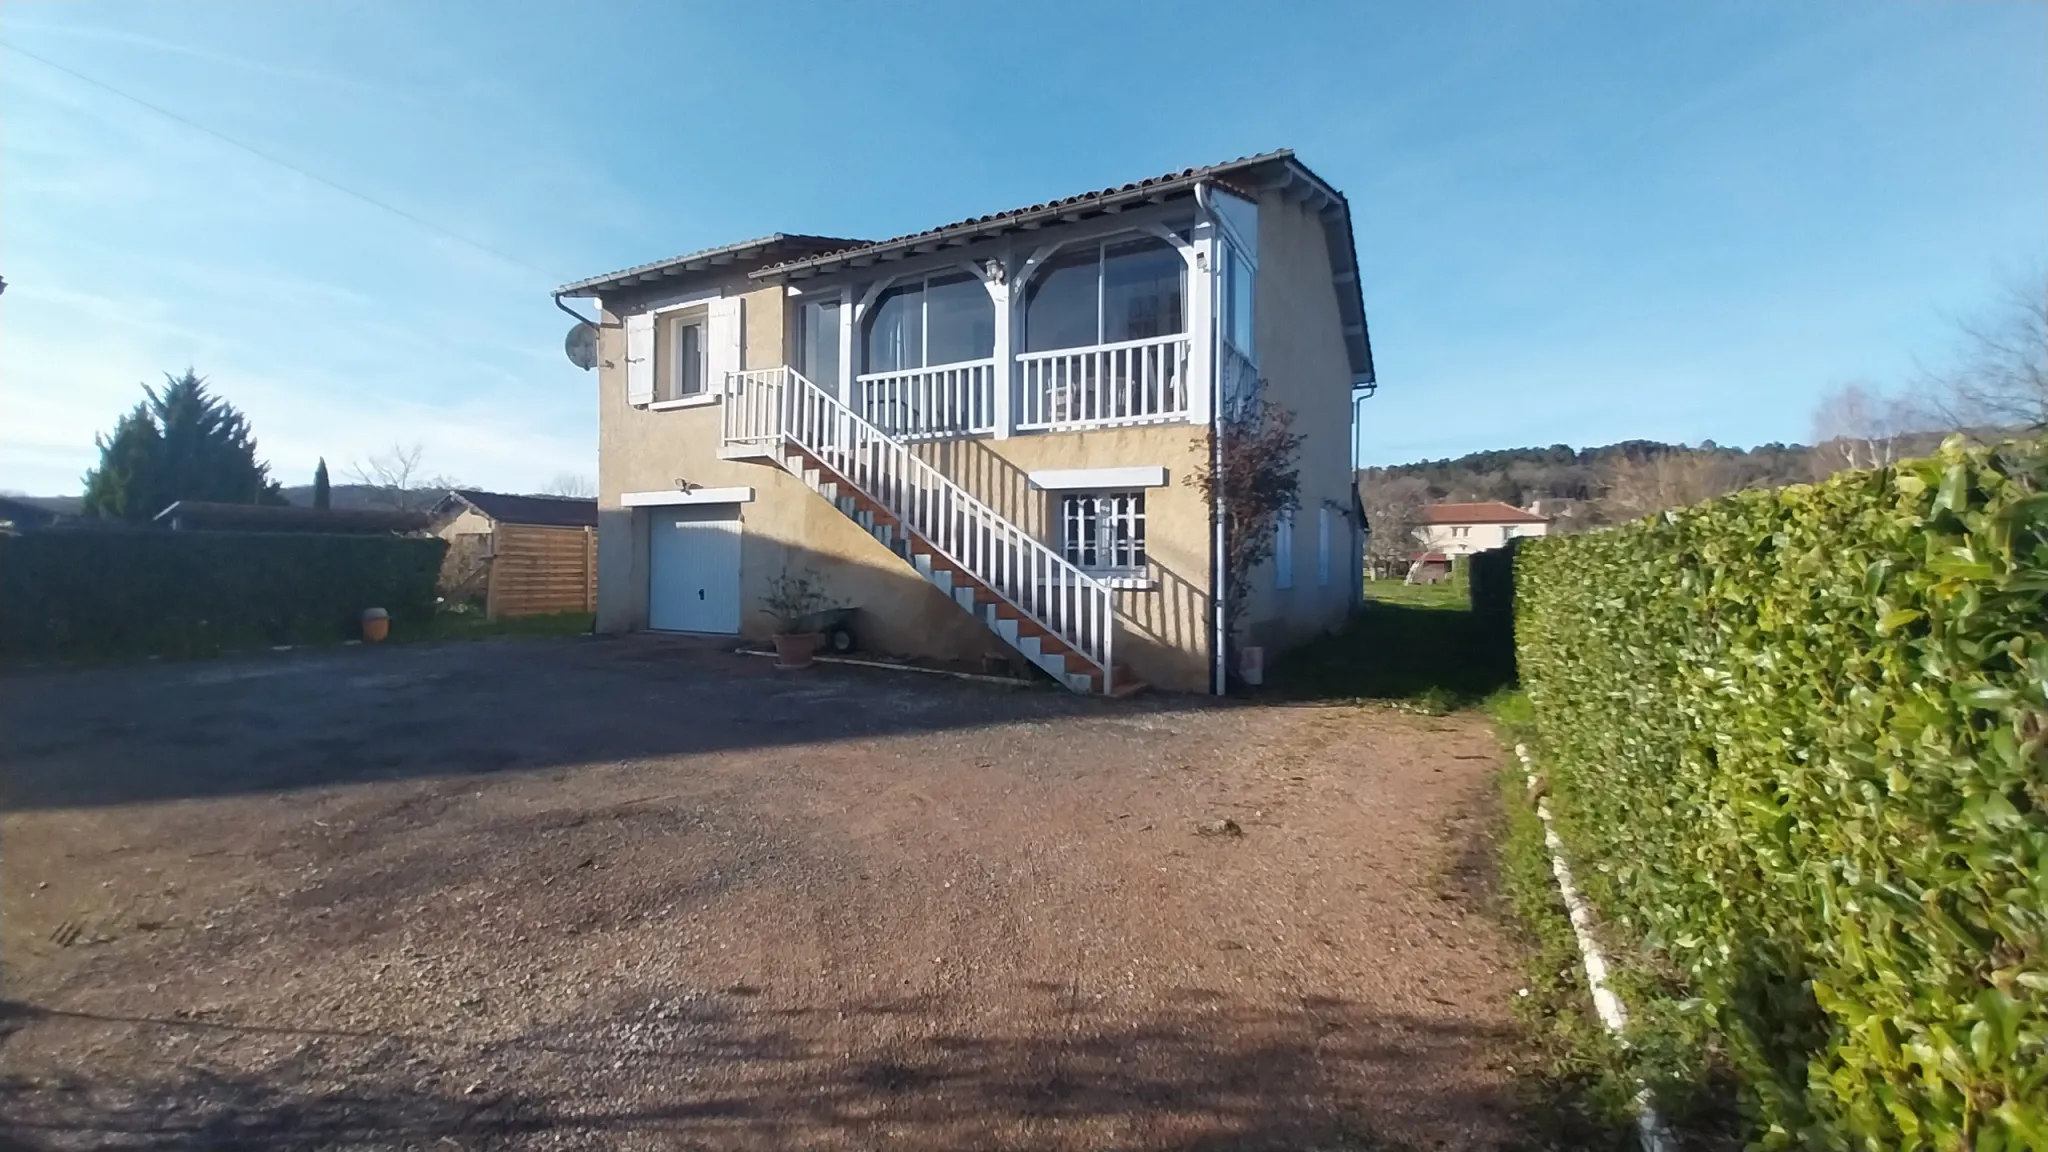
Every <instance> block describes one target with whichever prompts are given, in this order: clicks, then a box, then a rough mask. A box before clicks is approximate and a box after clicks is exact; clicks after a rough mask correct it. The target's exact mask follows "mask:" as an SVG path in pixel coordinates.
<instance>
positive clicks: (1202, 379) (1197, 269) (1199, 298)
mask: <svg viewBox="0 0 2048 1152" xmlns="http://www.w3.org/2000/svg"><path fill="white" fill-rule="evenodd" d="M1191 241H1192V242H1191V243H1190V244H1189V245H1188V246H1187V247H1186V248H1184V249H1182V250H1181V255H1182V256H1184V257H1186V258H1187V262H1188V422H1189V423H1191V424H1207V423H1208V422H1209V414H1210V413H1211V412H1213V411H1215V406H1216V277H1217V274H1218V272H1219V271H1220V269H1218V268H1217V260H1216V255H1217V247H1218V245H1217V235H1216V221H1215V220H1214V219H1213V218H1211V216H1210V215H1209V213H1208V212H1207V211H1204V212H1203V213H1202V214H1201V216H1200V217H1199V218H1197V219H1196V221H1195V230H1194V234H1193V236H1192V238H1191Z"/></svg>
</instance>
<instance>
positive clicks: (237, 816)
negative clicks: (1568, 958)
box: [0, 638, 1517, 1152]
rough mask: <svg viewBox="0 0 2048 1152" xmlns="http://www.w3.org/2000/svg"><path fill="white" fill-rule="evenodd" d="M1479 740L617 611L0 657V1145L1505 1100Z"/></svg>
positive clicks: (940, 1139)
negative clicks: (1092, 696) (661, 628)
mask: <svg viewBox="0 0 2048 1152" xmlns="http://www.w3.org/2000/svg"><path fill="white" fill-rule="evenodd" d="M1496 754H1497V749H1496V748H1495V746H1494V744H1493V742H1492V739H1491V737H1490V736H1489V735H1488V733H1487V732H1486V731H1485V729H1484V728H1483V726H1482V725H1481V724H1479V723H1478V722H1476V721H1471V720H1466V719H1459V718H1451V719H1428V718H1424V717H1417V716H1409V715H1403V714H1399V713H1393V712H1388V711H1384V710H1370V709H1358V708H1350V707H1307V706H1297V707H1284V706H1259V705H1219V704H1216V703H1214V702H1211V701H1207V700H1202V699H1191V698H1176V697H1171V696H1165V695H1155V696H1151V697H1147V698H1140V699H1138V700H1135V701H1129V702H1103V701H1098V700H1089V699H1081V698H1076V697H1072V696H1068V695H1066V694H1063V693H1057V692H1054V691H1050V690H1037V689H1018V688H1004V687H997V686H991V685H984V684H976V683H963V682H959V681H954V680H949V679H943V678H938V677H926V676H915V675H910V674H906V673H888V672H878V671H867V670H861V669H852V668H843V667H832V668H826V667H820V668H818V669H814V670H812V671H810V672H806V673H798V674H791V673H778V672H776V671H774V670H772V669H771V668H770V666H769V662H768V661H766V660H761V659H756V658H753V657H748V656H741V655H734V654H729V653H724V652H719V651H713V650H708V649H704V648H702V647H698V646H691V645H689V644H686V643H681V642H674V641H661V640H657V639H653V638H637V639H629V640H614V641H596V640H580V641H529V642H523V643H511V642H498V643H473V644H452V645H440V646H417V647H400V648H386V649H345V650H339V651H326V652H316V653H288V654H282V655H264V656H260V657H247V658H236V659H227V660H216V661H207V662H197V663H182V664H151V665H144V666H134V667H126V668H110V669H99V670H89V671H80V672H62V673H36V674H16V675H12V676H8V677H4V678H0V769H4V777H0V802H4V805H5V815H4V817H0V834H4V837H5V843H4V850H5V857H4V872H0V901H4V921H0V947H4V962H5V980H6V987H5V996H6V1000H5V1001H4V1002H0V1117H4V1119H0V1130H4V1132H5V1133H6V1134H5V1135H0V1148H5V1147H15V1148H54V1147H62V1148H87V1147H94V1148H97V1147H107V1146H117V1147H143V1146H147V1147H170V1148H224V1147H257V1146H260V1147H286V1148H329V1147H346V1148H466V1147H475V1148H586V1147H588V1148H597V1147H603V1148H716V1149H756V1148H761V1149H766V1148H797V1147H801V1148H820V1149H856V1148H878V1149H879V1148H887V1149H925V1148H930V1149H941V1148H945V1149H967V1148H975V1149H1025V1148H1031V1149H1041V1148H1073V1149H1111V1148H1115V1149H1140V1148H1144V1149H1168V1148H1172V1149H1186V1150H1191V1152H1192V1150H1202V1149H1219V1150H1220V1149H1236V1148H1285V1149H1306V1148H1321V1149H1403V1148H1417V1149H1437V1148H1498V1147H1511V1146H1515V1145H1514V1140H1513V1134H1514V1133H1515V1131H1516V1129H1517V1124H1516V1122H1515V1114H1514V1110H1513V1103H1512V1091H1511V1085H1510V1081H1511V1080H1512V1072H1511V1071H1510V1070H1509V1069H1508V1068H1506V1067H1505V1064H1506V1060H1507V1059H1508V1057H1507V1056H1506V1055H1504V1053H1505V1052H1506V1051H1507V1047H1508V1046H1507V1043H1506V1037H1507V1035H1508V1032H1509V1025H1508V1020H1509V1004H1510V1002H1511V1000H1512V997H1513V992H1514V986H1515V977H1514V976H1513V974H1512V968H1513V965H1512V963H1511V962H1510V960H1509V958H1508V957H1507V956H1506V954H1505V945H1504V944H1503V942H1502V940H1501V938H1500V933H1499V931H1498V930H1497V928H1496V926H1495V923H1494V921H1493V919H1492V918H1491V917H1490V916H1489V915H1488V914H1487V913H1486V912H1485V911H1484V910H1483V908H1481V907H1480V902H1479V901H1478V900H1476V899H1474V898H1473V897H1472V896H1471V895H1470V894H1469V893H1467V892H1466V891H1464V882H1463V881H1461V880H1460V879H1459V878H1460V876H1462V875H1464V874H1465V872H1467V871H1469V869H1468V868H1465V867H1461V861H1464V862H1466V863H1469V858H1471V857H1473V856H1474V854H1476V853H1478V852H1483V851H1484V848H1483V846H1481V845H1479V841H1480V840H1481V839H1482V838H1483V836H1482V831H1483V827H1484V825H1485V822H1486V816H1485V811H1486V807H1487V805H1486V797H1487V796H1488V795H1489V788H1490V779H1491V774H1492V773H1493V771H1494V770H1495V767H1496V764H1497V756H1496ZM1225 820H1228V821H1232V822H1234V823H1233V824H1232V825H1229V826H1227V827H1226V826H1223V825H1222V824H1221V822H1222V821H1225ZM1233 828H1234V829H1235V830H1236V834H1232V832H1231V829H1233Z"/></svg>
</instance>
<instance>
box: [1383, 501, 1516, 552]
mask: <svg viewBox="0 0 2048 1152" xmlns="http://www.w3.org/2000/svg"><path fill="white" fill-rule="evenodd" d="M1419 519H1420V521H1421V526H1420V527H1418V528H1417V529H1416V530H1415V541H1416V544H1417V548H1418V550H1419V551H1422V552H1442V553H1447V554H1449V555H1452V556H1467V555H1470V554H1472V553H1474V552H1485V551H1487V550H1488V549H1491V548H1498V547H1500V546H1501V545H1503V544H1506V543H1507V542H1508V541H1510V540H1512V539H1514V538H1515V537H1517V536H1543V535H1547V534H1548V533H1549V532H1550V521H1549V520H1548V519H1546V518H1545V517H1542V516H1539V515H1537V514H1536V513H1534V512H1524V511H1523V510H1521V509H1520V508H1517V507H1515V506H1514V505H1513V504H1505V503H1502V502H1501V501H1499V500H1482V501H1479V502H1477V503H1473V504H1430V505H1426V506H1425V507H1424V508H1423V509H1422V515H1421V517H1420V518H1419Z"/></svg>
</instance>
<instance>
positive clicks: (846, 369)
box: [812, 285, 860, 412]
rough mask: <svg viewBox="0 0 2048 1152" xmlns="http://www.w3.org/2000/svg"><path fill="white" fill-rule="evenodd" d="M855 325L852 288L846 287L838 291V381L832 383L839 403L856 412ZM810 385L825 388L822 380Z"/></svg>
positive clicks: (857, 407)
mask: <svg viewBox="0 0 2048 1152" xmlns="http://www.w3.org/2000/svg"><path fill="white" fill-rule="evenodd" d="M855 323H856V321H855V320H854V318H853V286H852V285H848V286H846V287H844V288H841V289H840V290H839V379H837V380H835V381H833V382H832V383H833V384H834V385H836V386H837V387H838V389H839V402H840V403H841V404H844V405H846V406H847V407H848V408H852V409H853V410H854V411H856V412H858V411H859V410H860V408H859V406H858V405H856V404H855V403H854V402H853V326H854V324H855ZM812 383H814V384H816V385H818V386H819V387H821V388H822V387H824V386H825V382H824V381H823V380H814V381H812Z"/></svg>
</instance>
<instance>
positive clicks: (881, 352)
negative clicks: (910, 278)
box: [864, 283, 924, 372]
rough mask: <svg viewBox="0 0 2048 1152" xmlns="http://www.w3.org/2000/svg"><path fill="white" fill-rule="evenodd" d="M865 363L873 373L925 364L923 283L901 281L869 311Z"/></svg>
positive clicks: (884, 294) (896, 370)
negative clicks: (902, 282) (901, 282)
mask: <svg viewBox="0 0 2048 1152" xmlns="http://www.w3.org/2000/svg"><path fill="white" fill-rule="evenodd" d="M867 328H868V331H867V347H866V349H865V351H866V357H865V361H864V362H865V363H866V364H867V370H868V371H870V372H900V371H902V370H903V369H905V368H922V367H924V285H923V284H921V283H918V284H899V285H897V286H896V287H894V288H891V289H889V290H888V291H886V292H884V293H882V295H881V296H880V298H878V299H877V300H876V301H875V306H874V307H873V308H872V309H870V310H869V312H868V325H867Z"/></svg>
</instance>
